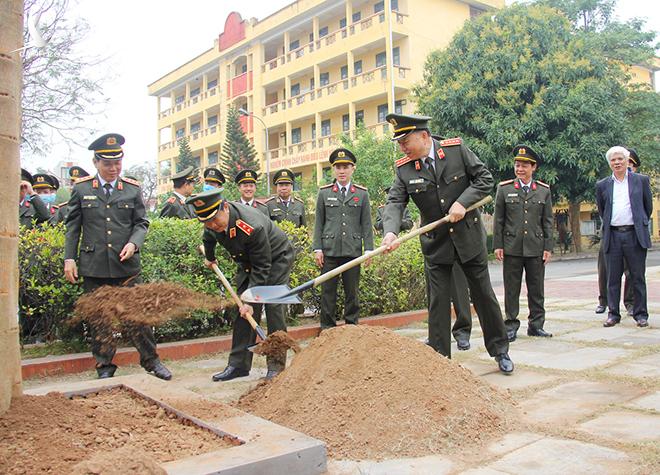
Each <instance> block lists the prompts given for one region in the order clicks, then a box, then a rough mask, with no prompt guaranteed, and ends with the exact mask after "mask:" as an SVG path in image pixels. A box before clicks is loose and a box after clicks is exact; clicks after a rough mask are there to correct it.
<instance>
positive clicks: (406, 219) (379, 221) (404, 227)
mask: <svg viewBox="0 0 660 475" xmlns="http://www.w3.org/2000/svg"><path fill="white" fill-rule="evenodd" d="M383 191H384V192H385V196H387V195H388V193H389V192H390V187H389V186H388V187H387V188H385V189H384V190H383ZM384 212H385V205H384V204H382V205H380V206H379V207H378V209H377V210H376V224H374V228H376V231H379V232H381V233H382V232H383V213H384ZM412 228H413V220H412V216H410V211H408V208H407V207H406V209H404V210H403V218H401V231H409V230H411V229H412Z"/></svg>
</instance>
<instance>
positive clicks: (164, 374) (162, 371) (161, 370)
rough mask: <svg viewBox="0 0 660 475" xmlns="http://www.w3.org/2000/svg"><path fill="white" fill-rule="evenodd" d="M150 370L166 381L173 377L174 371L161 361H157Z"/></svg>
mask: <svg viewBox="0 0 660 475" xmlns="http://www.w3.org/2000/svg"><path fill="white" fill-rule="evenodd" d="M149 372H150V373H153V374H154V376H156V377H157V378H159V379H164V380H165V381H169V380H170V379H172V373H171V372H170V370H169V369H167V368H166V367H165V365H164V364H163V363H161V362H160V361H159V362H158V363H156V364H155V365H154V367H153V368H151V370H149Z"/></svg>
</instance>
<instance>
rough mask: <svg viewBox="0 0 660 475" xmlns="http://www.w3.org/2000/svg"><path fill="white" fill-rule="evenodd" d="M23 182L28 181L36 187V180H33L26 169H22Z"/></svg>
mask: <svg viewBox="0 0 660 475" xmlns="http://www.w3.org/2000/svg"><path fill="white" fill-rule="evenodd" d="M21 180H23V181H27V182H28V183H29V184H30V185H34V178H32V175H31V174H30V172H29V171H27V170H26V169H25V168H21Z"/></svg>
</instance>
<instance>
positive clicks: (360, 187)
mask: <svg viewBox="0 0 660 475" xmlns="http://www.w3.org/2000/svg"><path fill="white" fill-rule="evenodd" d="M353 186H355V188H357V189H358V190H364V191H367V187H366V186H362V185H355V184H354V185H353Z"/></svg>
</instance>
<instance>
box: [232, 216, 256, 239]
mask: <svg viewBox="0 0 660 475" xmlns="http://www.w3.org/2000/svg"><path fill="white" fill-rule="evenodd" d="M236 226H238V229H240V230H241V231H243V232H244V233H245V234H247V235H248V236H249V235H250V234H252V231H254V228H253V227H252V226H250V225H249V224H248V223H246V222H245V221H243V220H242V219H237V220H236Z"/></svg>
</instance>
